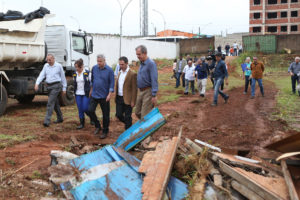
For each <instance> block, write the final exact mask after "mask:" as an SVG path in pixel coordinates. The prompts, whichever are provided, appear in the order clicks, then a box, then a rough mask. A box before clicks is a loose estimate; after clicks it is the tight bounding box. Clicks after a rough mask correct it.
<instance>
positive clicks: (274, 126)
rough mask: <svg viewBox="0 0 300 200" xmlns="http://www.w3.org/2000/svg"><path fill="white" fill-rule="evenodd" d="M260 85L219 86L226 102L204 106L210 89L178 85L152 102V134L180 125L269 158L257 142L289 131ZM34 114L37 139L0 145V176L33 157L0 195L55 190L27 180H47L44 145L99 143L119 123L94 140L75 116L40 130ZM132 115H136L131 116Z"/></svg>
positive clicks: (268, 85) (188, 132)
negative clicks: (155, 114) (157, 118)
mask: <svg viewBox="0 0 300 200" xmlns="http://www.w3.org/2000/svg"><path fill="white" fill-rule="evenodd" d="M171 70H172V69H171V67H168V68H164V69H163V71H161V72H160V73H170V72H171ZM229 84H230V80H229ZM264 87H265V97H262V96H261V95H260V94H259V90H258V89H257V91H256V94H257V95H256V98H255V99H250V94H247V95H244V94H243V87H242V86H241V87H238V88H235V89H232V90H230V91H226V88H225V91H226V93H228V94H229V96H230V99H229V101H228V103H227V104H224V101H223V99H222V98H219V104H218V106H217V107H211V106H210V104H211V103H212V95H213V91H212V89H211V88H208V91H207V96H206V97H205V98H201V97H199V95H198V94H197V95H191V94H190V95H188V96H184V95H183V89H182V90H180V91H177V93H180V94H182V96H181V97H180V98H179V99H178V100H177V101H175V102H168V103H164V104H161V105H159V106H158V107H159V109H160V111H161V113H162V114H163V115H164V116H165V117H166V119H167V123H166V124H165V125H164V126H163V127H161V128H160V129H159V130H158V131H157V132H155V133H154V135H153V137H152V138H153V139H154V140H155V139H158V138H159V137H160V136H174V135H177V134H178V131H179V128H180V126H183V138H185V137H188V138H190V139H192V140H194V139H199V140H202V141H205V142H208V143H210V144H213V145H216V146H219V147H221V148H222V147H224V148H229V149H234V150H240V151H243V152H247V153H248V152H249V154H248V155H247V156H248V157H252V156H259V157H262V158H275V157H276V156H277V155H278V154H277V153H275V152H271V151H268V150H266V149H264V148H263V147H264V146H265V145H266V144H268V143H270V142H271V141H272V140H274V138H277V139H278V138H279V137H283V136H287V135H290V134H294V131H290V130H288V127H287V124H286V123H285V122H284V121H281V120H277V121H273V120H271V114H272V113H273V112H275V111H276V110H275V106H276V102H275V97H276V94H277V92H278V91H277V89H276V88H275V85H274V84H273V83H272V82H267V81H266V82H264ZM170 92H172V91H170ZM160 95H167V94H160ZM46 100H47V99H46V98H44V97H39V98H36V99H35V100H34V102H33V105H31V106H29V108H31V109H32V112H34V109H36V108H41V107H44V106H45V105H46ZM18 108H23V106H21V105H19V104H17V103H15V102H14V103H11V104H10V107H9V109H8V110H15V109H16V110H17V109H18ZM27 108H28V107H27ZM17 113H18V115H16V121H17V120H23V122H24V120H25V119H26V120H28V123H29V122H31V121H32V120H33V119H32V118H31V113H28V112H27V113H22V109H20V110H18V112H17ZM7 115H9V112H7ZM34 120H38V121H37V122H36V130H35V132H36V134H39V136H40V137H39V140H35V141H31V142H25V143H22V144H18V145H14V146H11V147H7V148H5V149H1V150H0V176H2V178H3V174H7V173H10V172H14V171H15V170H17V169H19V168H21V167H22V166H24V165H26V164H28V163H30V162H31V161H34V162H33V163H32V164H31V165H29V166H27V167H25V168H24V169H22V170H20V171H19V172H17V173H15V174H13V175H11V176H10V177H8V178H7V179H6V180H0V199H39V198H40V197H44V196H47V195H50V196H51V195H54V196H59V195H57V194H53V189H52V186H51V185H39V184H37V183H33V180H35V179H36V178H38V179H42V180H47V177H48V176H49V174H48V173H47V168H48V166H49V165H50V156H49V153H50V151H51V150H56V149H57V150H59V149H60V150H61V149H68V147H70V142H71V136H75V138H76V139H77V140H78V141H79V142H80V143H85V144H88V145H94V147H95V148H97V147H98V148H100V146H101V145H105V144H111V143H113V142H114V141H115V140H116V139H117V137H118V136H119V135H120V134H121V133H122V132H123V128H124V125H123V124H121V123H120V122H118V121H117V119H115V118H113V119H112V120H111V125H110V134H109V136H108V138H107V139H104V140H100V139H99V138H98V137H97V136H94V135H93V134H92V132H93V131H94V128H93V127H92V126H91V125H89V124H88V125H87V126H86V128H85V129H84V130H81V131H77V130H76V126H77V119H74V120H71V121H70V120H69V121H68V123H70V126H69V127H70V128H69V129H67V130H65V129H63V125H61V124H59V125H52V126H51V127H50V128H49V129H47V130H46V131H45V128H44V127H42V120H41V119H34ZM134 120H135V121H136V118H134ZM3 130H6V129H4V128H3V127H1V125H0V132H1V131H3ZM49 130H50V131H49ZM20 131H23V130H20ZM68 150H70V149H68ZM8 159H9V160H13V162H14V164H13V165H12V164H11V163H9V162H7V160H8ZM34 171H38V172H40V174H35V175H36V176H37V177H34V176H33V172H34ZM1 173H2V174H1ZM49 192H51V193H49Z"/></svg>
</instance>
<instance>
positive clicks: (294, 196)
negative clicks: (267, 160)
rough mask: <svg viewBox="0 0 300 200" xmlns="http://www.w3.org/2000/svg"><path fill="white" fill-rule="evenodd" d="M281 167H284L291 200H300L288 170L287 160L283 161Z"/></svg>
mask: <svg viewBox="0 0 300 200" xmlns="http://www.w3.org/2000/svg"><path fill="white" fill-rule="evenodd" d="M281 167H282V172H283V175H284V179H285V182H286V185H287V187H288V190H289V194H290V197H291V199H292V200H299V197H298V194H297V191H296V188H295V186H294V182H293V179H292V177H291V174H290V172H289V170H288V168H287V165H286V162H285V160H281Z"/></svg>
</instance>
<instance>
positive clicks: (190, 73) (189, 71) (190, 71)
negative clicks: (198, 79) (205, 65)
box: [183, 65, 195, 81]
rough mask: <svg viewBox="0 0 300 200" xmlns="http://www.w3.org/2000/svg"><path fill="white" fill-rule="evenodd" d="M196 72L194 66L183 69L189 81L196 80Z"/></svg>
mask: <svg viewBox="0 0 300 200" xmlns="http://www.w3.org/2000/svg"><path fill="white" fill-rule="evenodd" d="M194 72H195V66H194V65H192V66H189V65H186V66H185V67H184V69H183V73H184V78H185V79H187V80H189V81H193V80H195V76H194Z"/></svg>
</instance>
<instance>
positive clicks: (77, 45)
mask: <svg viewBox="0 0 300 200" xmlns="http://www.w3.org/2000/svg"><path fill="white" fill-rule="evenodd" d="M72 46H73V50H74V51H77V52H79V53H84V50H85V42H84V37H82V36H78V35H72Z"/></svg>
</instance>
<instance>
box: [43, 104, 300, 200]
mask: <svg viewBox="0 0 300 200" xmlns="http://www.w3.org/2000/svg"><path fill="white" fill-rule="evenodd" d="M163 124H165V119H164V118H163V116H162V115H161V114H160V112H159V110H158V109H157V108H156V109H153V110H152V112H150V113H149V114H148V115H147V116H145V118H143V119H142V120H140V121H138V122H137V123H136V124H134V125H133V126H132V127H131V128H130V129H128V130H126V131H125V132H124V133H123V134H122V135H120V137H119V138H118V139H117V141H116V142H115V143H114V144H113V145H107V146H104V147H103V148H101V149H100V150H97V151H94V152H91V153H87V154H84V155H81V156H78V155H75V154H71V153H68V152H62V151H52V152H51V158H52V165H51V166H50V167H49V169H48V171H49V174H50V175H51V176H50V181H51V182H52V183H53V184H54V185H55V187H57V189H61V190H62V191H63V193H64V195H65V196H66V198H67V199H143V200H150V199H151V200H152V199H154V200H156V199H172V200H173V199H176V200H180V199H192V200H198V199H259V200H260V199H266V200H271V199H272V200H274V199H275V200H276V199H299V188H300V187H299V183H300V182H299V181H300V176H299V175H300V173H299V172H300V170H299V166H300V160H299V157H295V156H299V155H300V152H293V151H299V150H300V149H299V147H300V145H299V142H300V140H299V137H300V136H298V138H293V139H292V140H290V139H285V140H282V141H283V142H282V141H281V142H279V143H278V144H272V145H270V146H272V148H273V149H276V148H277V150H278V149H279V147H281V148H283V149H285V150H286V151H287V152H293V153H288V154H284V155H283V156H281V157H279V158H278V159H277V163H275V164H271V163H269V162H267V161H265V160H263V159H260V158H257V157H255V158H252V159H250V158H246V157H242V156H240V155H234V154H233V153H227V152H234V151H232V150H231V151H230V150H227V149H226V150H225V149H221V148H218V147H215V146H213V145H210V144H208V143H206V142H203V141H200V140H195V141H191V140H190V139H188V138H183V139H182V134H183V133H182V128H181V129H180V131H179V134H178V136H177V137H173V138H169V137H161V138H160V139H159V140H158V141H151V139H149V137H148V136H150V135H151V134H153V133H154V132H155V131H156V130H157V129H158V128H159V127H161V126H162V125H163ZM147 137H148V138H147ZM146 138H147V140H145V139H146ZM286 140H287V141H293V145H294V147H295V148H291V145H290V144H288V142H286ZM142 141H144V142H142ZM141 142H142V143H141ZM75 143H76V142H75ZM140 143H141V144H140ZM137 144H140V146H139V147H138V149H139V151H140V152H142V153H143V156H142V157H143V158H142V159H141V160H139V159H138V158H137V157H135V156H133V155H132V154H130V153H128V152H127V151H129V150H130V149H133V148H135V150H137V147H136V145H137ZM274 146H275V147H276V148H274ZM268 148H271V147H268ZM281 152H283V151H282V149H281ZM287 159H288V160H287ZM291 159H293V160H291ZM279 161H280V162H279ZM274 162H276V161H275V160H274ZM291 163H292V164H293V166H292V165H291ZM280 165H281V167H280ZM175 177H177V178H175ZM179 179H181V180H179Z"/></svg>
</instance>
